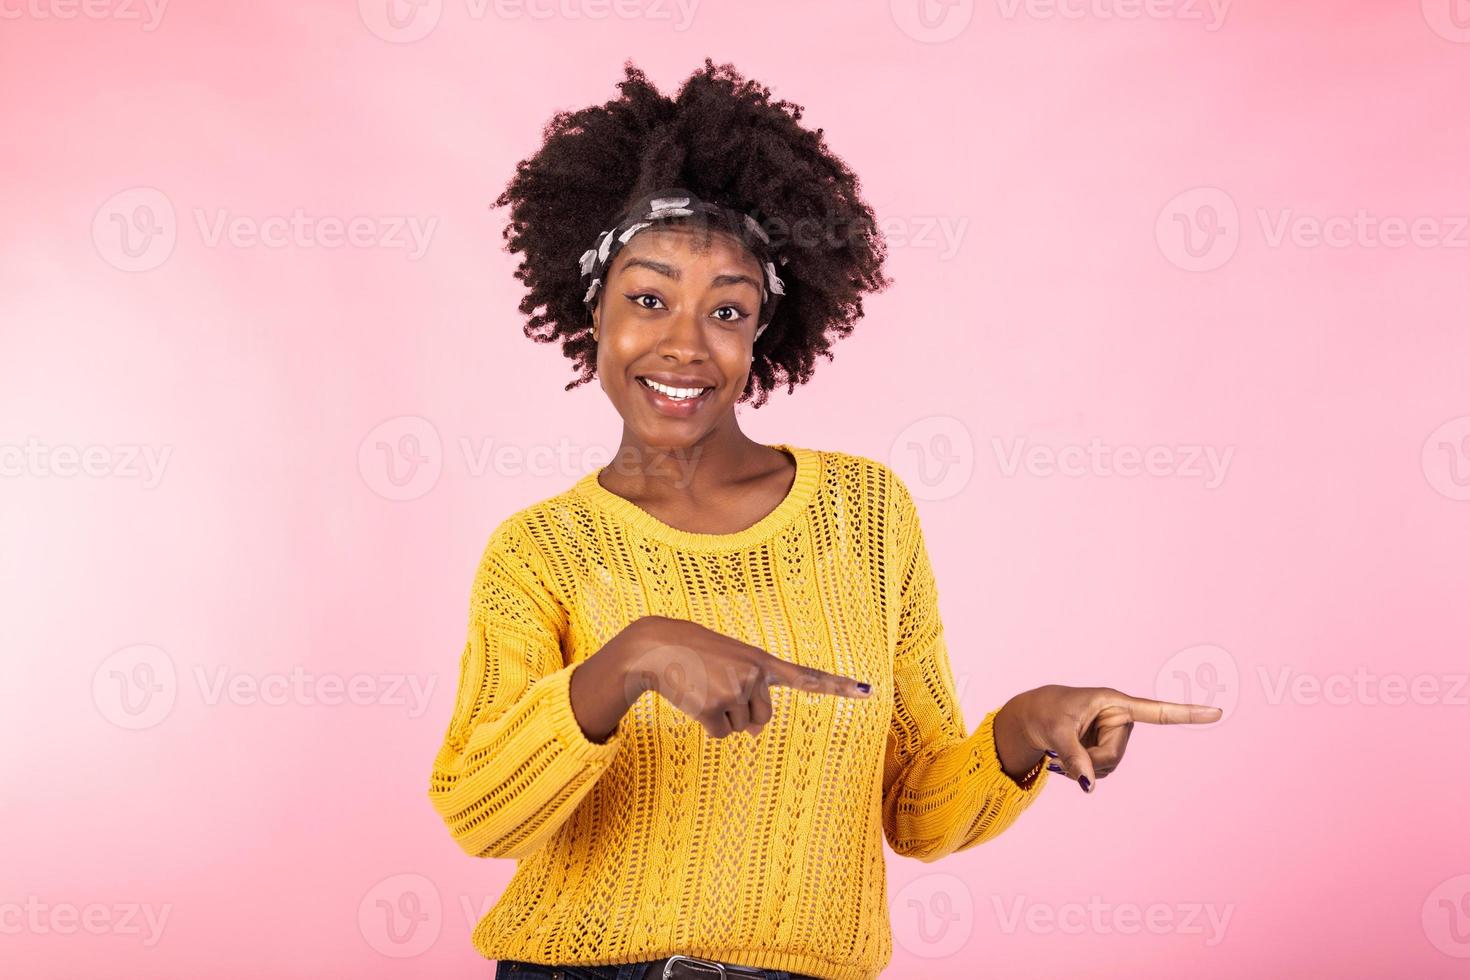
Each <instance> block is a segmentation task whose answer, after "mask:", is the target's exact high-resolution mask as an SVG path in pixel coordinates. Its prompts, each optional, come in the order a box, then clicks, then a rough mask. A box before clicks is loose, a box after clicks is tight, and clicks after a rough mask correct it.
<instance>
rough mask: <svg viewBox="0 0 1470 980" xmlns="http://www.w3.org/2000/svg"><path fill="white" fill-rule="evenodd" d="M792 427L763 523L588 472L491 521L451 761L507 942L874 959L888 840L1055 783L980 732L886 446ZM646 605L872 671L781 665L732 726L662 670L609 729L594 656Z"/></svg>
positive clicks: (572, 951)
mask: <svg viewBox="0 0 1470 980" xmlns="http://www.w3.org/2000/svg"><path fill="white" fill-rule="evenodd" d="M773 448H776V449H780V450H783V451H784V452H786V453H787V454H788V455H790V456H793V457H794V458H795V460H796V465H797V472H796V481H795V483H794V485H793V486H792V488H791V490H790V492H789V493H788V494H787V496H786V498H785V499H784V500H783V501H782V502H781V503H780V504H779V505H778V506H777V507H776V509H775V510H774V511H772V512H771V513H770V514H768V515H767V516H766V517H764V518H762V519H761V520H760V521H758V522H757V523H756V524H754V525H753V526H751V527H749V528H747V529H745V530H744V531H739V532H736V533H733V534H698V533H693V532H689V531H683V530H680V529H677V528H674V527H671V526H669V525H667V524H664V523H663V522H661V521H659V520H658V519H657V518H655V517H654V516H653V515H651V514H649V513H647V512H646V511H644V510H642V509H641V508H639V507H637V506H636V505H634V504H633V503H632V502H630V501H628V500H625V499H623V498H622V497H619V496H617V495H616V494H614V493H612V492H611V491H609V490H607V489H606V488H604V487H603V486H602V485H601V484H600V483H598V482H597V473H596V471H594V472H592V473H589V474H587V475H586V476H585V477H583V478H582V479H580V480H579V481H578V482H577V483H576V484H575V485H573V486H572V487H570V488H569V489H567V490H566V491H564V492H562V493H561V494H558V495H557V496H554V497H551V498H548V499H546V500H543V501H541V502H540V503H537V504H533V505H531V506H529V507H526V508H524V509H522V510H520V511H518V512H517V513H515V514H513V515H511V516H510V517H509V518H507V519H506V520H505V521H504V522H502V523H501V524H500V526H499V527H497V528H496V529H495V531H494V532H493V533H492V534H491V536H490V540H489V543H488V545H487V546H486V548H485V551H484V554H483V557H482V558H481V561H480V566H479V570H478V572H477V574H476V576H475V580H474V586H473V589H472V594H471V601H470V623H469V636H468V639H467V641H466V643H465V647H464V654H463V659H462V660H461V661H460V677H459V689H458V695H457V697H456V700H455V704H454V713H453V717H452V718H451V719H450V722H449V728H448V732H447V734H446V736H445V739H444V743H443V746H442V747H441V748H440V750H439V752H438V754H437V757H436V758H435V760H434V766H433V774H432V777H431V779H430V784H429V799H430V801H431V802H432V804H433V806H434V809H435V810H436V811H437V812H438V813H439V815H440V816H441V817H442V818H443V819H444V821H445V823H446V824H447V825H448V828H449V832H450V834H451V835H452V836H453V838H454V840H455V841H456V842H457V843H458V844H459V846H460V847H461V848H462V849H463V850H464V851H465V852H466V853H468V854H470V855H472V856H475V857H502V858H516V859H518V861H517V865H516V870H515V874H514V875H513V876H512V877H511V879H510V882H509V884H508V885H507V886H506V889H505V892H504V894H503V895H502V896H501V897H500V899H499V900H498V901H497V902H496V903H495V905H494V906H493V907H492V908H491V909H490V910H489V911H488V912H487V913H486V914H485V915H484V917H483V918H482V919H481V920H480V921H479V923H478V925H477V926H476V927H475V930H474V934H473V942H474V944H475V947H476V948H477V949H478V950H479V951H480V952H481V953H482V954H483V955H484V956H486V957H487V958H490V959H520V960H529V961H532V962H538V963H554V964H608V963H628V962H637V961H640V960H651V959H657V958H659V957H662V956H668V955H670V954H673V953H685V954H690V955H694V956H701V957H705V958H709V959H717V960H723V961H725V962H727V963H739V964H744V965H749V966H759V967H765V968H767V969H784V970H790V971H793V972H796V973H806V974H812V975H814V976H818V977H826V978H831V980H860V978H863V980H866V978H871V977H876V976H878V974H879V972H880V971H881V970H882V969H883V967H884V966H886V965H887V964H888V962H889V960H890V959H891V956H892V951H893V945H892V934H891V933H890V931H889V920H888V902H887V883H886V879H885V876H884V856H883V842H884V840H886V841H887V842H888V844H889V846H890V847H892V849H893V851H894V852H895V853H896V854H899V855H902V856H906V857H913V858H917V859H918V860H920V861H934V860H937V859H938V858H941V857H943V856H944V855H946V854H952V853H954V852H955V851H960V850H964V849H965V848H968V847H972V846H974V845H976V844H979V843H981V842H982V841H986V840H989V839H991V838H993V837H995V836H996V835H998V834H1000V833H1001V832H1002V831H1004V830H1005V829H1006V828H1007V827H1008V826H1010V825H1011V824H1012V823H1013V822H1014V821H1015V819H1016V818H1017V817H1018V816H1019V815H1020V814H1021V812H1022V811H1023V810H1025V809H1026V808H1027V807H1028V806H1029V805H1030V804H1031V802H1032V801H1033V800H1034V799H1035V798H1036V796H1037V795H1038V794H1039V793H1040V792H1041V789H1042V787H1043V786H1045V784H1046V778H1047V774H1046V771H1045V770H1043V771H1042V774H1041V777H1040V778H1039V779H1038V780H1037V781H1036V782H1035V783H1034V784H1033V785H1032V787H1031V788H1030V789H1028V790H1023V789H1021V788H1020V787H1019V786H1018V785H1017V784H1016V783H1015V781H1013V780H1012V779H1011V778H1010V777H1009V776H1007V775H1006V774H1005V773H1004V772H1003V771H1002V770H1001V768H1000V762H999V760H998V758H997V756H996V750H995V742H994V738H993V735H992V730H991V726H992V722H993V720H994V717H995V714H996V712H995V711H991V712H990V713H989V714H987V715H986V716H985V719H984V720H983V721H981V723H980V725H979V726H978V727H977V728H976V729H975V730H974V731H973V732H972V733H969V734H968V735H967V734H966V731H965V725H964V722H963V720H962V718H961V714H960V708H959V704H958V703H957V701H956V697H955V689H954V679H953V676H952V674H951V671H950V665H949V657H948V653H947V651H946V647H945V640H944V632H943V627H942V624H941V622H940V616H939V606H938V597H937V592H936V589H935V583H934V576H933V573H932V571H931V568H930V564H929V556H928V553H927V552H926V550H925V545H924V538H923V535H922V533H921V531H920V526H919V517H918V513H917V511H916V509H915V506H914V501H913V498H912V497H911V496H910V494H909V491H908V488H907V487H906V486H905V485H904V483H903V481H902V480H901V479H900V478H899V477H898V475H897V474H896V473H894V472H893V470H892V469H890V468H889V467H887V466H886V465H884V464H883V463H880V462H877V461H874V460H872V459H868V458H866V457H862V456H857V455H852V454H848V453H843V452H838V451H830V450H814V449H805V448H801V447H796V446H791V445H789V444H786V443H775V444H773ZM645 615H660V616H669V617H673V618H677V619H688V620H693V621H694V622H697V623H700V624H702V625H703V626H705V627H707V628H709V629H712V630H715V631H717V632H720V633H724V634H726V635H728V636H733V637H736V638H738V639H740V640H743V641H745V642H747V643H750V644H753V645H755V646H758V647H760V648H761V649H763V650H766V651H768V652H770V653H772V654H774V655H775V656H778V657H781V658H783V659H786V660H790V661H793V662H795V663H798V664H808V665H811V666H814V667H819V668H821V669H822V670H826V671H831V672H833V673H837V674H844V675H847V676H851V677H855V678H858V679H859V680H865V681H868V682H869V683H870V684H872V685H873V692H872V694H871V695H870V696H869V697H868V698H866V699H857V698H846V697H840V696H836V695H828V694H817V693H814V692H809V691H805V690H801V689H796V688H787V687H781V686H775V687H772V688H771V689H770V690H771V706H772V710H773V714H772V716H771V720H770V722H768V723H767V725H766V727H765V728H764V729H763V730H762V731H761V733H760V735H759V736H758V737H756V738H752V737H751V736H750V735H749V734H747V733H745V732H736V733H734V734H732V735H730V736H728V737H726V738H723V739H716V738H711V737H710V736H709V734H708V733H707V732H706V731H705V730H704V728H703V726H701V725H700V724H699V723H698V722H697V721H695V720H694V719H692V718H690V717H688V716H687V715H685V714H683V713H682V712H681V711H679V710H678V709H677V708H675V707H674V706H673V705H672V704H670V703H669V702H668V701H666V700H665V699H664V698H663V697H661V696H660V695H659V694H657V692H653V691H649V692H646V693H645V694H643V696H642V697H640V698H639V699H638V701H637V702H635V703H634V705H633V707H632V708H631V709H630V710H629V711H628V713H627V714H626V715H625V716H624V717H623V719H622V721H621V723H620V725H619V727H618V729H617V731H616V732H615V733H614V734H613V735H612V736H611V737H610V738H609V739H608V740H607V741H606V742H604V743H597V742H593V741H591V740H589V739H588V738H587V737H586V734H585V733H584V732H583V731H582V729H581V727H580V726H579V725H578V723H577V720H576V717H575V715H573V713H572V710H571V703H570V701H569V699H568V688H567V685H568V682H569V681H570V679H571V675H572V671H573V670H574V669H576V666H577V664H578V663H580V662H581V661H583V660H585V659H587V658H588V657H590V656H592V655H593V654H595V653H596V652H597V651H598V649H599V648H601V647H602V645H603V644H604V643H606V642H607V641H608V640H610V639H611V638H612V637H613V636H614V635H615V634H617V633H618V631H619V630H621V629H622V628H623V627H624V626H626V625H628V624H629V623H630V622H632V621H633V620H635V619H637V618H639V617H640V616H645ZM997 710H998V709H997Z"/></svg>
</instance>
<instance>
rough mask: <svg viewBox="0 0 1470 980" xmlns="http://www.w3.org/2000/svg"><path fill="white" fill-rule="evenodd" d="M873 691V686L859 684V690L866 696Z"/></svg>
mask: <svg viewBox="0 0 1470 980" xmlns="http://www.w3.org/2000/svg"><path fill="white" fill-rule="evenodd" d="M872 689H873V688H872V685H870V684H866V683H863V682H861V681H859V682H858V690H859V691H862V692H863V693H864V694H867V693H868V692H869V691H871V690H872Z"/></svg>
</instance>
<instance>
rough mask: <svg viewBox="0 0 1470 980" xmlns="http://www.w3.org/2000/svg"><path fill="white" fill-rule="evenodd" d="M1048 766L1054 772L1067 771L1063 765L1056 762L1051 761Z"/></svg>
mask: <svg viewBox="0 0 1470 980" xmlns="http://www.w3.org/2000/svg"><path fill="white" fill-rule="evenodd" d="M1046 768H1048V769H1050V770H1051V771H1052V772H1065V771H1066V770H1064V769H1063V768H1062V767H1061V766H1059V765H1057V764H1056V763H1055V762H1049V763H1047V766H1046Z"/></svg>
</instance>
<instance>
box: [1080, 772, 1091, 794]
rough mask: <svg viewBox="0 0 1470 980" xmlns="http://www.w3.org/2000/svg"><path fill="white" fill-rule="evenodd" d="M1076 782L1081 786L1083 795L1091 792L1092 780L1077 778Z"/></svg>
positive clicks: (1084, 777)
mask: <svg viewBox="0 0 1470 980" xmlns="http://www.w3.org/2000/svg"><path fill="white" fill-rule="evenodd" d="M1077 781H1078V782H1079V783H1081V784H1082V791H1083V792H1084V793H1091V792H1092V780H1090V779H1088V778H1087V777H1086V776H1079V777H1078V778H1077Z"/></svg>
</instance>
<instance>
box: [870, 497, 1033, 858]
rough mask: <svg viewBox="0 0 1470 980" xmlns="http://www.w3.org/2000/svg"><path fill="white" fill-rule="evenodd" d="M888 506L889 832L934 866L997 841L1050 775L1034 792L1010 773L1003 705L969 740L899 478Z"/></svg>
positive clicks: (899, 848)
mask: <svg viewBox="0 0 1470 980" xmlns="http://www.w3.org/2000/svg"><path fill="white" fill-rule="evenodd" d="M889 500H890V507H891V509H890V512H889V519H890V521H891V531H890V533H891V534H892V535H894V538H895V544H894V551H893V552H892V553H894V554H896V555H897V556H898V561H899V564H898V581H899V583H900V584H899V598H898V602H899V612H898V641H897V644H896V646H895V650H894V684H893V716H892V720H891V723H890V726H889V732H888V742H887V748H886V750H885V754H884V762H883V833H884V836H885V838H886V839H887V840H888V843H889V846H891V847H892V848H893V851H894V853H896V854H898V855H900V856H903V857H913V858H917V859H918V860H920V861H924V862H930V861H936V860H938V859H939V858H941V857H944V856H945V855H947V854H952V853H954V852H956V851H963V850H965V849H966V848H969V847H973V846H975V845H976V844H980V843H982V842H984V841H988V840H990V839H991V838H993V837H996V836H998V835H999V834H1000V833H1001V832H1002V831H1004V830H1005V829H1006V828H1007V827H1009V826H1010V825H1011V824H1012V823H1014V822H1015V820H1016V818H1017V817H1019V816H1020V815H1021V813H1022V811H1024V810H1025V809H1026V808H1027V807H1029V806H1030V805H1031V803H1032V802H1033V801H1034V800H1035V799H1036V797H1037V796H1038V795H1039V794H1040V793H1041V788H1042V787H1043V786H1044V785H1045V784H1046V777H1047V770H1046V769H1045V768H1043V769H1042V770H1041V775H1040V776H1039V777H1038V778H1037V779H1036V780H1035V781H1034V782H1033V783H1032V785H1031V787H1030V788H1029V789H1022V788H1021V787H1020V785H1019V784H1017V782H1016V781H1015V780H1014V779H1012V778H1011V777H1010V776H1008V775H1006V773H1005V771H1004V770H1003V769H1002V768H1001V765H1000V757H999V756H998V755H997V753H996V748H995V735H994V727H993V726H994V722H995V716H996V714H997V713H998V712H999V710H1000V709H998V708H997V709H995V710H994V711H991V712H989V713H988V714H987V715H986V716H985V718H984V720H983V721H981V722H980V725H979V727H977V728H976V729H975V730H974V731H973V732H971V733H969V734H966V732H965V724H964V720H963V718H962V716H961V713H960V706H959V702H958V700H957V698H956V695H955V683H954V676H953V674H952V673H951V671H950V665H949V652H948V649H947V647H946V645H945V639H944V625H943V623H942V622H941V619H940V615H939V599H938V590H937V588H936V586H935V582H934V573H933V570H932V568H931V567H930V564H929V554H928V551H927V549H926V547H925V544H924V535H923V530H922V528H921V527H920V524H919V516H918V512H917V509H916V508H915V506H914V502H913V498H912V497H911V496H910V494H909V491H908V488H907V487H906V486H905V485H904V483H903V481H902V480H901V479H900V478H899V477H898V476H897V474H894V475H893V476H892V483H891V494H890V498H889Z"/></svg>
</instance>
